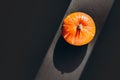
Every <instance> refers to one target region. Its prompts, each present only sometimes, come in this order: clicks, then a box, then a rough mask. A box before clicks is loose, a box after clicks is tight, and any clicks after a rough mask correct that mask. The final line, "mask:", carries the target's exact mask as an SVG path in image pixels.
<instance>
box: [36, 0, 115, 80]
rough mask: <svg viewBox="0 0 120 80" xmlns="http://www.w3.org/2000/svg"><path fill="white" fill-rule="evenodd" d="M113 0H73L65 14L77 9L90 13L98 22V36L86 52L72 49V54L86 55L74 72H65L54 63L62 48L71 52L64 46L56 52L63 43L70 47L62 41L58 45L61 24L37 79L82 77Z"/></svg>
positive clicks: (70, 79) (56, 79)
mask: <svg viewBox="0 0 120 80" xmlns="http://www.w3.org/2000/svg"><path fill="white" fill-rule="evenodd" d="M113 2H114V0H100V1H96V0H93V1H91V2H90V1H89V0H72V1H71V3H70V6H69V8H68V10H67V11H66V14H65V16H66V15H68V14H70V13H71V12H76V11H82V12H85V13H87V14H89V15H90V16H91V17H93V19H94V21H95V23H96V28H97V31H96V36H95V37H94V39H93V41H92V42H91V43H89V44H88V46H87V49H86V51H84V53H81V51H79V50H78V51H77V52H75V53H74V52H72V51H71V52H72V54H77V53H79V54H85V56H84V58H83V59H82V62H81V63H80V65H79V66H78V67H76V69H74V70H73V71H72V72H70V73H68V72H65V70H64V71H63V70H60V67H59V69H58V67H56V66H58V65H59V64H57V65H54V54H58V55H59V52H61V50H62V53H64V54H67V53H68V52H69V50H68V49H66V50H64V49H63V48H64V47H61V48H62V49H58V51H57V52H58V53H56V47H58V46H61V45H62V46H67V47H68V48H69V47H70V46H68V45H64V44H63V43H62V42H61V43H60V44H61V45H58V44H59V39H60V35H61V25H60V27H59V29H58V31H57V33H56V35H55V37H54V39H53V42H52V44H51V46H50V48H49V49H48V52H47V55H46V56H45V58H44V61H43V63H42V65H41V67H40V70H39V72H38V74H37V76H36V78H35V80H78V79H79V78H80V77H81V74H82V71H83V69H84V66H85V64H86V62H87V60H88V58H89V56H90V54H91V51H92V49H93V47H94V44H95V43H96V40H97V37H98V35H99V34H100V32H101V29H102V27H103V24H104V22H105V20H106V18H107V16H108V14H109V11H110V9H111V7H112V4H113ZM71 50H72V49H71ZM73 50H74V48H73ZM68 55H69V54H68ZM63 56H65V55H63ZM81 58H82V57H81ZM71 59H73V62H74V60H75V59H74V58H70V60H69V61H68V62H71V63H73V62H72V61H71ZM59 60H60V59H59ZM66 60H67V58H66ZM59 62H60V61H59ZM59 62H58V63H59ZM65 62H66V61H63V63H64V64H66V63H65ZM74 65H75V64H74ZM61 66H62V64H61ZM67 66H68V65H67ZM71 66H72V65H71ZM71 66H70V67H71ZM66 70H67V69H66ZM63 73H64V74H63Z"/></svg>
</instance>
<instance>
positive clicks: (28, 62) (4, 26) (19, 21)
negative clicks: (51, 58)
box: [0, 0, 120, 80]
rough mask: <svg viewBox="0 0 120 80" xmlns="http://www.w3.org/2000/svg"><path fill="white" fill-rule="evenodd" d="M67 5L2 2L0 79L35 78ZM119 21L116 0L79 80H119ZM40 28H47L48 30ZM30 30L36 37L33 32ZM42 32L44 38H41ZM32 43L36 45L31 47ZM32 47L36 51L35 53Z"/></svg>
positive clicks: (45, 0)
mask: <svg viewBox="0 0 120 80" xmlns="http://www.w3.org/2000/svg"><path fill="white" fill-rule="evenodd" d="M69 2H70V1H69V0H39V1H38V0H35V1H31V0H9V1H8V0H5V1H4V0H3V1H2V2H1V18H0V19H1V24H0V25H1V27H0V28H1V29H0V33H1V34H0V37H1V38H0V41H1V42H0V46H1V48H0V74H1V75H0V80H33V79H34V76H35V75H36V73H37V71H38V69H39V67H40V64H41V62H42V59H43V57H44V56H43V54H45V53H46V51H47V49H46V48H47V47H48V46H49V45H50V42H51V41H52V38H53V36H54V34H55V32H56V30H57V28H58V27H59V22H60V21H61V19H62V17H63V15H64V13H65V10H66V8H67V6H68V4H69ZM61 5H62V6H61ZM33 13H34V14H33ZM46 15H47V16H46ZM31 16H32V17H34V16H36V17H38V18H31ZM119 19H120V0H115V5H114V6H113V8H112V11H111V13H110V15H109V16H108V19H107V23H106V24H105V26H104V27H103V30H102V33H101V34H100V37H99V39H98V41H97V44H96V45H95V48H94V49H93V53H92V55H91V57H90V59H89V62H88V64H87V65H86V68H85V70H84V72H83V75H82V79H81V80H120V75H119V74H120V62H119V61H120V47H119V46H120V26H119V24H120V21H119ZM42 20H44V22H42ZM32 21H33V23H35V24H34V26H33V25H32V24H31V23H32ZM45 23H48V24H45ZM53 23H55V24H53ZM28 24H29V25H28ZM43 26H45V27H47V28H48V31H46V28H43ZM48 26H50V27H48ZM32 27H33V28H34V31H35V32H36V33H35V34H33V33H32ZM53 27H54V28H53ZM44 32H46V33H47V34H46V35H47V36H44V35H43V33H44ZM38 36H40V37H38ZM48 36H49V39H50V40H49V41H48V40H47V39H48ZM41 37H42V38H41ZM46 41H47V42H46ZM32 42H33V43H35V44H33V45H32ZM31 48H34V49H35V52H34V53H32V51H31Z"/></svg>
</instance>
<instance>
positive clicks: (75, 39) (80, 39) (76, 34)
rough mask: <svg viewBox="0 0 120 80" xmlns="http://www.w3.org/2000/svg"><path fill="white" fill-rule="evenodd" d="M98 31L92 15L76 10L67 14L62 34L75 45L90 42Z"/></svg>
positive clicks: (68, 41)
mask: <svg viewBox="0 0 120 80" xmlns="http://www.w3.org/2000/svg"><path fill="white" fill-rule="evenodd" d="M95 33H96V26H95V22H94V20H93V19H92V17H91V16H89V15H88V14H86V13H83V12H74V13H71V14H69V15H68V16H66V17H65V18H64V20H63V24H62V36H63V38H64V39H65V41H66V42H67V43H69V44H71V45H74V46H82V45H85V44H88V43H90V42H91V41H92V40H93V38H94V36H95Z"/></svg>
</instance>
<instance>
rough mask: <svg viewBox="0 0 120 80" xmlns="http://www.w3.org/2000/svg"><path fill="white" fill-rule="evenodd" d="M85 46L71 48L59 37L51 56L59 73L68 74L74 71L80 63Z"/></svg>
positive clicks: (84, 52)
mask: <svg viewBox="0 0 120 80" xmlns="http://www.w3.org/2000/svg"><path fill="white" fill-rule="evenodd" d="M87 46H88V45H84V46H80V47H76V46H72V45H69V44H68V43H66V42H65V41H64V39H63V37H62V36H61V37H60V38H59V40H58V42H57V44H56V47H55V49H54V55H53V63H54V66H55V68H56V69H57V70H59V71H61V73H62V74H63V73H70V72H72V71H74V70H75V69H76V68H77V67H78V66H79V65H80V64H81V62H82V60H83V58H84V56H85V54H86V51H87Z"/></svg>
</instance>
